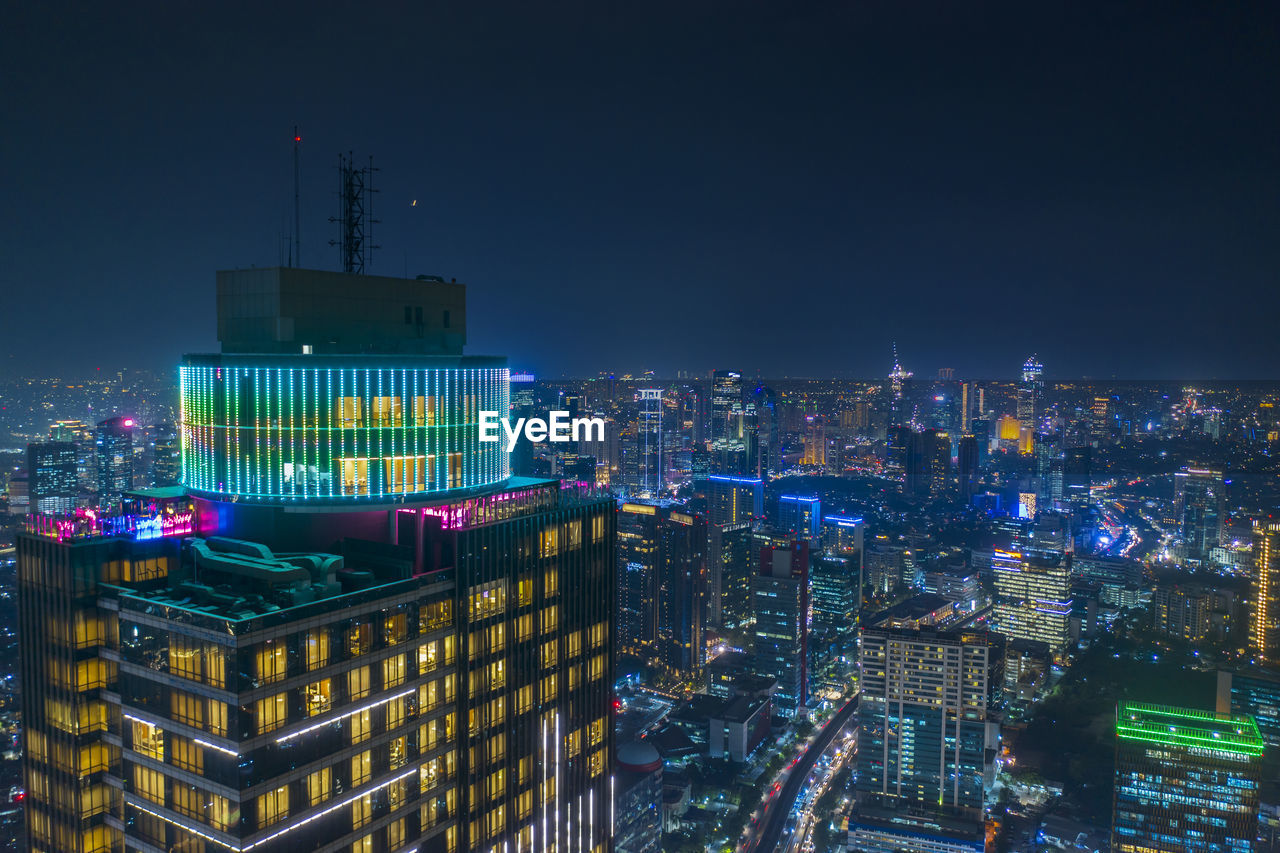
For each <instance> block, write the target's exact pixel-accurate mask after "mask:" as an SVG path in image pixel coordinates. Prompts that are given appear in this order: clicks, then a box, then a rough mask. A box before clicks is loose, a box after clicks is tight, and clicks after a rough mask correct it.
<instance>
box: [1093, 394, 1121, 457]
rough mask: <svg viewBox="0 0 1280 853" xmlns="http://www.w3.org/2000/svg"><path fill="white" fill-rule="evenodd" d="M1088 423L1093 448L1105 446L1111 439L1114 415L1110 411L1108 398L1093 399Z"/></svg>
mask: <svg viewBox="0 0 1280 853" xmlns="http://www.w3.org/2000/svg"><path fill="white" fill-rule="evenodd" d="M1090 414H1091V415H1092V417H1091V419H1090V423H1089V432H1090V434H1091V436H1092V438H1093V443H1094V446H1100V445H1102V444H1106V442H1107V441H1108V439H1110V438H1111V429H1112V427H1114V426H1115V415H1114V414H1112V411H1111V398H1110V397H1102V396H1098V397H1094V398H1093V411H1092V412H1091V413H1090Z"/></svg>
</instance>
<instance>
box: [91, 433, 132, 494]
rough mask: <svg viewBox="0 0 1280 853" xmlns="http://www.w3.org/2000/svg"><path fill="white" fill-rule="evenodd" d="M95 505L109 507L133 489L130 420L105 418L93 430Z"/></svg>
mask: <svg viewBox="0 0 1280 853" xmlns="http://www.w3.org/2000/svg"><path fill="white" fill-rule="evenodd" d="M94 441H95V443H96V456H97V466H98V467H97V470H98V503H99V504H100V505H101V506H111V505H112V504H115V503H118V502H119V500H120V496H121V495H123V494H124V493H125V492H127V491H129V490H130V489H132V488H133V418H108V419H107V420H105V421H101V422H99V424H98V426H97V428H96V429H95V430H94Z"/></svg>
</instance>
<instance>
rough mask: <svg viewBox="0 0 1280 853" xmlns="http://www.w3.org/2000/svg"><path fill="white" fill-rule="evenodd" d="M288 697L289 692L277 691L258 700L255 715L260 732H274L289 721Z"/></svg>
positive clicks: (258, 731)
mask: <svg viewBox="0 0 1280 853" xmlns="http://www.w3.org/2000/svg"><path fill="white" fill-rule="evenodd" d="M288 699H289V694H288V693H277V694H276V695H274V696H268V697H267V698H266V699H259V700H258V701H257V703H256V704H255V705H254V717H255V719H256V720H257V733H258V734H260V735H265V734H266V733H267V732H273V731H275V730H276V729H278V728H280V727H281V726H283V725H284V724H285V723H287V722H289V702H288Z"/></svg>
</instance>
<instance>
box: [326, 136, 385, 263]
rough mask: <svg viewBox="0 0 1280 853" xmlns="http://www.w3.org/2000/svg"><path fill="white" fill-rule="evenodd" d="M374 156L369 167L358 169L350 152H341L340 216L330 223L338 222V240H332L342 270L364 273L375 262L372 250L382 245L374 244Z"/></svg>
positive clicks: (339, 163)
mask: <svg viewBox="0 0 1280 853" xmlns="http://www.w3.org/2000/svg"><path fill="white" fill-rule="evenodd" d="M376 171H377V169H375V168H374V167H373V158H372V157H370V158H369V164H368V165H367V166H361V167H359V168H356V164H355V158H354V157H352V156H351V154H347V156H345V157H344V156H342V155H341V154H339V155H338V205H339V207H338V211H339V213H338V215H337V216H335V217H332V218H330V220H329V221H330V222H335V223H337V225H338V239H337V240H330V241H329V245H330V246H337V247H338V255H339V257H340V259H341V262H342V271H343V272H351V273H357V274H359V275H364V273H365V270H366V268H367V267H368V266H370V265H371V264H372V263H373V250H374V249H379V248H381V246H375V245H374V244H373V226H374V225H377V224H378V222H379V220H377V219H374V218H373V194H374V193H375V192H377V190H375V189H374V188H373V173H374V172H376Z"/></svg>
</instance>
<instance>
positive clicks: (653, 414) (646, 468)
mask: <svg viewBox="0 0 1280 853" xmlns="http://www.w3.org/2000/svg"><path fill="white" fill-rule="evenodd" d="M639 402H640V420H639V423H638V424H637V426H636V430H637V432H636V451H637V454H638V457H637V465H638V472H637V476H636V486H637V488H638V491H639V494H640V495H641V496H644V497H657V496H658V495H660V494H662V482H663V480H662V474H663V468H662V464H663V462H662V459H663V454H662V450H663V447H662V443H663V433H662V390H661V389H660V388H651V389H646V390H643V391H641V392H640V394H639Z"/></svg>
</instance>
